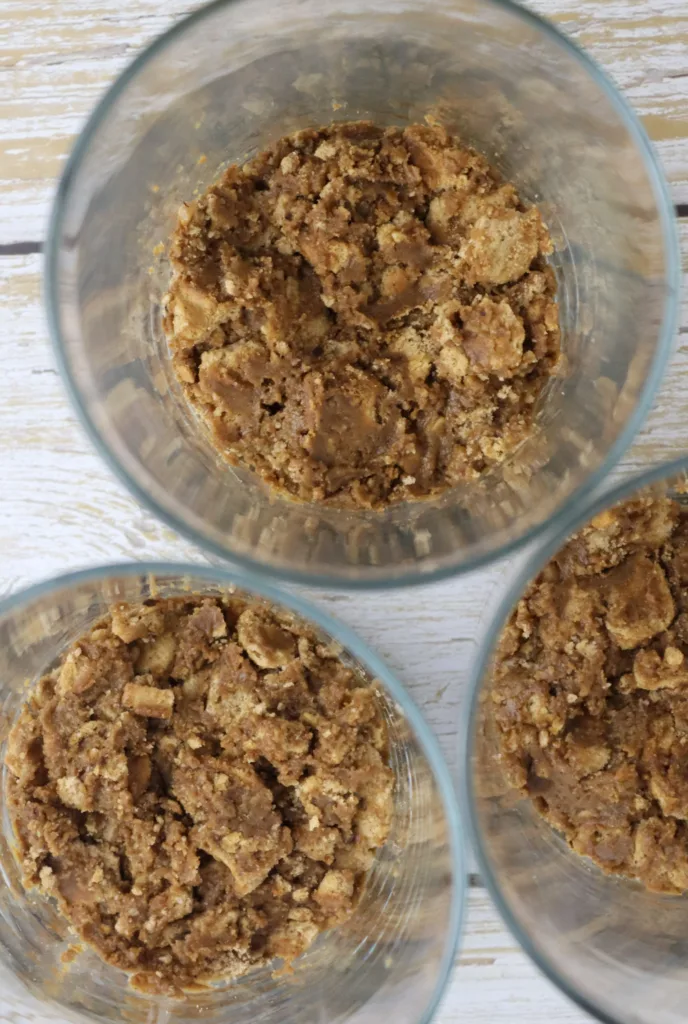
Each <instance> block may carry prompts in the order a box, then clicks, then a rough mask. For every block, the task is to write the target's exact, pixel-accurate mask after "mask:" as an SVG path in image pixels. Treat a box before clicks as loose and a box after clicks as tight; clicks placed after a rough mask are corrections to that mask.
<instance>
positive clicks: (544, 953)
mask: <svg viewBox="0 0 688 1024" xmlns="http://www.w3.org/2000/svg"><path fill="white" fill-rule="evenodd" d="M681 472H688V456H685V455H684V456H681V457H679V458H676V459H672V460H671V461H669V462H664V463H660V464H659V465H656V466H653V467H651V468H650V469H646V470H643V471H642V472H640V473H635V474H633V475H632V476H629V477H626V478H625V479H624V480H622V481H620V482H619V483H617V484H615V485H614V486H613V487H611V488H610V489H609V490H607V491H605V492H604V493H602V494H600V495H597V496H596V497H595V498H594V500H593V501H591V502H589V503H588V504H587V505H586V506H585V508H577V509H574V510H571V511H570V512H569V513H568V515H567V516H566V517H565V518H564V519H563V520H562V521H561V522H560V523H559V524H558V528H557V530H556V531H554V532H552V533H550V534H548V537H547V539H546V540H545V542H544V543H543V544H542V545H540V546H539V547H538V548H537V549H536V550H535V551H534V552H532V554H531V555H529V557H528V558H527V559H526V560H525V562H524V564H523V565H521V567H520V568H519V570H518V572H517V573H516V575H515V578H514V579H513V580H512V581H511V583H510V584H509V586H508V588H507V591H506V593H505V594H504V596H503V597H502V598H501V600H500V602H499V605H498V608H497V611H496V613H495V614H494V615H492V616H491V617H490V619H489V623H488V625H487V627H486V629H485V633H484V636H483V637H482V638H481V640H480V643H479V647H478V652H477V654H476V657H475V661H474V663H473V667H472V669H471V672H470V675H469V685H468V695H467V707H466V712H465V715H464V719H463V723H462V726H461V728H460V730H459V747H458V749H459V762H460V764H461V766H462V769H463V771H462V780H461V788H460V793H459V803H460V812H461V820H462V822H463V827H464V830H465V836H466V841H467V843H469V844H470V845H471V847H472V849H473V851H474V852H475V857H476V860H477V862H478V869H479V872H480V876H481V878H482V879H483V881H484V882H485V886H486V888H487V890H488V892H489V894H490V896H491V898H492V899H493V901H494V903H495V905H496V907H497V910H498V911H499V914H500V916H501V917H502V918H503V920H504V921H505V923H506V925H507V927H508V929H509V931H510V932H511V933H512V935H513V936H514V938H515V939H516V941H517V942H518V944H519V945H520V946H521V947H522V948H523V949H524V951H525V952H526V953H527V955H528V956H529V957H530V959H531V960H532V961H533V962H534V963H535V965H536V966H537V967H538V968H539V970H541V971H542V973H543V974H544V975H545V977H546V978H547V979H548V980H549V981H551V982H552V984H554V985H556V987H557V988H558V989H559V990H560V991H561V992H563V993H564V995H565V996H567V997H568V998H569V999H570V1000H571V1001H572V1002H574V1003H576V1004H577V1005H578V1006H579V1007H581V1009H583V1010H585V1012H586V1013H588V1014H590V1016H591V1017H594V1018H595V1019H596V1020H599V1021H601V1022H602V1024H628V1018H624V1019H622V1018H621V1017H615V1016H613V1015H611V1014H610V1013H608V1012H607V1011H606V1010H603V1009H601V1007H599V1006H598V1005H597V1004H596V1003H595V1001H594V1000H593V999H592V998H591V997H589V996H588V995H584V994H583V993H581V992H580V991H578V990H577V989H576V988H575V987H574V986H573V985H572V984H570V983H569V981H567V980H566V979H564V978H563V977H562V975H561V973H560V972H559V970H558V968H557V967H555V966H554V964H553V962H552V959H551V958H550V956H549V953H548V950H547V948H546V947H545V946H540V945H539V944H538V943H537V942H536V941H535V940H534V939H533V938H532V937H531V935H530V934H528V933H527V932H526V931H525V930H524V929H523V928H522V927H521V924H520V923H519V921H518V919H517V917H516V915H515V914H514V913H513V912H512V910H511V906H510V903H509V901H508V899H507V898H506V897H505V895H504V891H503V889H502V886H501V882H500V878H499V875H498V873H497V872H495V871H493V869H492V866H491V863H490V859H489V857H488V855H487V852H486V849H485V846H484V844H483V840H482V831H481V829H480V824H479V816H478V814H477V811H476V801H475V792H474V785H473V783H474V777H473V770H472V762H473V752H474V740H475V721H476V717H477V713H478V707H479V704H480V700H481V697H482V694H483V683H484V681H485V679H486V676H487V672H488V669H489V665H490V661H491V659H492V655H493V653H494V649H495V646H496V644H497V641H498V639H499V637H500V635H501V633H502V630H503V629H504V626H505V625H506V623H507V620H508V618H509V615H510V614H511V612H512V611H513V609H514V607H515V606H516V603H517V602H518V601H519V600H520V598H521V596H522V594H523V591H524V590H525V588H526V587H527V586H528V584H529V583H530V582H531V581H532V580H533V579H534V578H535V577H536V576H537V575H538V573H539V572H541V570H542V569H544V567H545V565H546V564H547V562H549V560H550V558H551V557H552V556H553V555H555V554H556V553H557V551H559V550H560V549H561V547H562V546H563V545H564V544H565V543H566V541H567V540H568V538H569V537H570V536H571V534H572V533H575V532H576V530H578V529H580V528H581V527H582V526H584V525H585V524H586V523H588V522H590V520H591V519H593V518H594V517H595V516H596V515H599V514H600V512H604V511H605V509H608V508H610V507H611V506H612V505H615V504H616V503H617V502H619V501H623V499H624V498H627V497H630V496H631V495H632V494H634V493H636V492H637V491H639V490H642V489H643V488H645V487H647V486H649V485H650V484H653V483H656V482H657V481H659V480H664V479H666V478H668V477H672V476H675V475H677V474H678V473H681Z"/></svg>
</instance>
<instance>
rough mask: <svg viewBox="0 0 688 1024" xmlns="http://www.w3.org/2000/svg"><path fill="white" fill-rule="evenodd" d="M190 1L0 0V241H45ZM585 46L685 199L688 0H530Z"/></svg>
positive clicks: (687, 175) (687, 192)
mask: <svg viewBox="0 0 688 1024" xmlns="http://www.w3.org/2000/svg"><path fill="white" fill-rule="evenodd" d="M195 6H198V5H197V4H194V3H190V2H189V0H168V2H167V3H166V4H164V5H161V4H159V3H157V2H154V0H119V2H118V4H117V9H116V11H115V10H113V7H112V4H111V3H109V2H108V0H50V2H48V3H46V2H45V0H4V3H3V4H2V5H0V75H1V78H0V82H1V83H2V85H1V86H0V200H2V201H1V202H0V244H3V245H7V244H9V243H11V242H16V241H40V240H41V239H42V238H43V237H44V234H45V225H46V218H47V212H48V209H49V205H50V201H51V197H52V194H53V190H54V184H55V179H56V178H57V176H58V175H59V173H60V171H61V169H62V167H63V164H64V160H65V157H66V154H67V152H68V151H69V149H70V147H71V144H72V141H73V139H74V136H75V134H76V133H77V132H78V130H79V128H80V126H81V124H82V123H83V121H84V118H85V117H86V116H87V114H88V112H89V111H90V110H91V108H92V107H93V104H94V103H95V102H96V100H97V98H98V97H99V96H100V94H101V93H102V92H103V90H104V89H105V88H106V87H107V85H108V84H109V83H110V82H111V81H112V79H113V78H114V77H115V76H116V75H117V74H118V73H119V71H121V70H122V68H123V67H124V66H125V65H126V64H127V63H129V61H130V60H131V59H132V57H133V56H134V55H135V54H136V53H137V52H138V50H139V49H140V48H141V47H142V46H144V45H145V44H146V43H147V42H149V41H150V40H151V39H152V38H153V37H154V36H155V35H157V34H158V33H159V32H161V31H162V30H163V29H165V28H166V27H167V26H168V25H169V24H171V23H172V22H173V21H174V20H176V19H177V18H179V17H180V16H181V15H182V14H184V13H186V12H187V11H188V10H190V9H192V8H193V7H195ZM531 6H532V7H533V8H534V9H535V10H537V11H538V12H539V13H541V14H545V15H547V16H548V17H550V18H551V19H552V20H554V21H556V22H558V23H559V24H560V25H561V27H562V28H563V29H564V30H565V31H566V32H568V33H569V34H570V35H571V36H572V37H573V38H574V39H576V40H577V41H578V42H580V43H581V44H582V45H584V46H585V47H587V48H588V49H589V50H590V53H591V54H592V55H593V56H595V57H596V58H597V59H598V61H599V62H600V63H601V64H602V65H604V67H605V68H606V70H607V71H608V72H609V74H610V75H611V77H612V78H613V79H614V80H615V81H616V82H617V84H619V85H620V86H621V87H622V88H623V89H624V90H625V91H626V94H627V96H628V98H629V99H630V101H631V102H632V103H633V104H634V105H635V107H636V109H637V110H638V112H639V113H640V114H641V115H642V116H643V119H644V121H645V124H646V127H647V129H648V131H649V133H650V135H651V137H652V138H653V139H654V140H655V142H656V145H657V149H658V151H659V153H660V155H661V157H662V160H663V162H664V165H665V168H666V171H667V174H668V176H669V179H670V181H671V184H672V190H673V195H674V199H675V201H676V202H677V203H678V202H682V203H685V202H688V119H687V118H686V111H687V110H688V8H686V6H685V4H684V3H683V0H652V2H646V0H582V2H581V0H535V2H534V3H533V4H532V5H531Z"/></svg>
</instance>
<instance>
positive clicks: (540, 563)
mask: <svg viewBox="0 0 688 1024" xmlns="http://www.w3.org/2000/svg"><path fill="white" fill-rule="evenodd" d="M687 482H688V459H683V460H677V461H675V462H672V463H667V464H665V465H663V466H658V467H655V468H653V469H651V470H649V471H648V472H646V473H643V474H641V475H639V476H636V477H634V478H633V479H631V480H627V481H626V482H624V483H622V484H621V485H619V486H618V487H616V488H615V489H614V490H611V491H607V492H606V493H605V494H603V495H602V496H601V497H598V498H597V499H596V500H595V501H594V502H592V503H588V505H587V507H586V508H585V509H584V510H581V509H575V510H571V511H570V512H569V514H568V515H567V516H566V519H565V521H564V522H562V523H561V524H560V525H559V527H558V529H557V530H556V532H555V533H554V534H551V535H550V536H549V539H548V541H547V543H546V544H545V545H544V546H543V545H540V547H539V548H538V549H537V550H536V551H535V552H534V553H531V555H530V557H529V558H528V560H527V562H526V563H525V564H521V566H520V567H519V568H518V571H517V572H516V574H515V578H514V579H513V580H512V582H511V585H510V586H509V588H508V592H507V594H506V596H505V597H504V599H503V600H502V601H501V603H500V604H499V607H498V610H497V612H496V614H492V613H491V614H490V622H489V625H488V626H487V631H486V635H485V637H484V639H483V642H482V644H481V648H480V651H479V654H478V657H477V659H476V664H475V666H474V670H473V673H472V679H471V700H470V705H469V708H468V714H467V716H466V718H465V733H464V735H463V742H464V754H465V760H464V762H463V763H464V771H463V780H462V787H463V793H462V798H463V803H464V807H465V815H464V820H465V822H466V829H467V831H468V832H469V833H470V838H471V840H472V842H473V847H474V850H475V853H476V856H477V860H478V865H479V869H480V873H481V875H482V877H483V878H484V880H485V882H486V884H487V886H488V888H489V890H490V893H491V895H492V898H493V899H494V901H495V903H496V904H497V908H498V909H499V911H500V913H501V915H502V917H503V918H504V920H505V921H506V923H507V925H508V926H509V928H510V929H511V931H512V932H513V934H514V935H515V937H516V938H517V940H518V941H519V942H520V943H521V945H522V946H523V947H524V949H525V950H526V952H527V953H528V954H529V955H530V956H531V957H532V958H533V960H534V961H535V963H536V964H537V965H538V967H539V968H540V969H541V970H542V971H543V972H544V973H545V974H546V975H547V977H548V978H549V979H550V980H551V981H553V982H554V983H555V984H556V985H558V986H559V987H560V988H561V989H562V991H563V992H564V993H565V994H566V995H567V996H568V997H569V998H570V999H573V1000H574V1001H575V1002H577V1003H578V1004H579V1005H580V1006H581V1007H583V1009H585V1010H586V1011H587V1012H588V1013H590V1014H592V1015H593V1016H594V1017H596V1018H597V1019H598V1020H600V1021H604V1022H606V1024H683V1022H684V1021H685V1019H686V1003H687V1001H688V894H684V895H682V896H666V895H660V894H657V893H652V892H648V891H647V890H645V889H644V888H643V887H642V886H641V885H640V883H638V882H635V881H632V880H630V879H627V878H622V877H620V876H611V875H605V874H604V873H603V872H602V871H601V870H600V869H599V868H597V867H596V866H595V865H594V864H593V863H592V862H591V861H588V860H587V859H586V858H584V857H581V856H579V855H578V854H576V853H574V852H573V851H572V850H571V849H570V848H569V846H568V845H567V844H566V842H565V841H564V839H563V838H562V837H561V835H559V834H558V833H557V832H556V831H555V830H554V829H553V828H552V827H551V826H550V825H549V824H547V822H546V821H544V819H543V818H541V817H540V815H539V814H538V813H537V812H536V811H535V808H534V806H533V804H532V803H531V801H530V800H528V799H526V798H522V797H520V795H518V794H516V793H514V791H513V789H512V787H511V786H510V785H509V783H508V781H507V780H506V779H505V777H504V775H503V772H502V769H501V766H500V758H499V747H498V738H497V734H496V728H495V725H494V722H493V720H492V716H491V714H490V707H491V702H490V701H489V698H488V693H487V688H488V686H489V680H490V673H491V665H492V659H493V656H494V651H495V646H496V644H497V641H498V639H499V636H500V634H501V632H502V629H503V627H504V625H505V624H506V621H507V619H508V618H509V615H510V614H511V611H512V609H513V608H514V606H515V604H516V603H517V601H518V600H519V599H520V598H521V596H522V594H523V591H524V590H525V588H526V587H527V586H528V584H529V583H530V582H531V581H532V580H533V579H534V577H535V576H537V574H538V573H539V572H540V570H541V569H542V568H543V567H544V565H545V564H546V562H547V561H548V560H549V559H550V558H551V557H552V556H553V555H554V554H555V553H556V552H557V551H558V550H559V549H560V548H561V547H562V545H563V544H564V543H565V542H566V541H567V540H568V538H569V537H570V535H571V534H572V533H574V532H575V531H576V530H578V529H580V527H581V526H583V525H584V524H585V523H586V522H588V521H589V520H590V519H592V518H593V517H594V516H596V515H598V514H599V513H600V512H602V511H603V510H604V509H605V508H609V507H610V506H612V505H614V504H616V503H617V502H618V501H621V500H622V499H624V498H627V497H630V496H631V494H633V493H634V492H636V491H637V490H639V489H641V488H646V487H649V486H650V485H652V486H653V487H654V488H656V491H657V493H659V494H670V495H671V496H672V497H675V498H677V500H679V501H681V503H682V504H685V503H686V501H687V500H688V499H687V497H686V484H687ZM678 487H681V488H682V491H681V492H680V493H679V492H678V490H677V488H678Z"/></svg>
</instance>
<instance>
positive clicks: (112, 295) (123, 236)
mask: <svg viewBox="0 0 688 1024" xmlns="http://www.w3.org/2000/svg"><path fill="white" fill-rule="evenodd" d="M426 117H428V118H430V119H433V118H434V119H435V120H437V121H439V122H441V123H442V124H444V125H445V126H446V127H447V128H449V129H450V130H452V131H455V132H457V133H458V134H459V135H460V136H461V137H462V139H464V140H465V141H466V142H468V143H471V144H473V145H475V146H476V147H477V148H478V149H479V150H481V151H483V152H484V153H485V154H486V155H487V156H488V157H489V158H490V159H491V160H492V161H493V162H494V163H495V164H496V165H497V167H498V168H499V170H500V171H501V172H503V174H504V175H505V176H506V178H507V179H509V180H512V181H514V182H515V183H516V185H517V186H518V188H519V190H520V192H521V195H522V197H523V198H524V199H526V200H528V201H533V202H537V203H539V204H540V205H541V207H542V210H543V212H544V215H545V218H546V221H547V223H548V225H549V227H550V229H551V232H552V235H553V239H554V242H555V245H556V252H555V253H554V255H553V256H552V258H551V261H552V265H553V267H554V268H555V271H556V274H557V276H558V280H559V301H560V314H561V325H562V330H563V348H564V351H565V354H566V360H565V363H564V365H563V366H562V368H561V372H560V374H559V375H558V377H557V378H556V379H553V380H552V381H551V383H550V385H549V386H548V387H547V389H546V393H545V394H543V396H542V399H541V401H540V402H539V406H538V410H537V430H536V432H535V434H534V436H533V437H532V439H531V440H529V441H528V442H527V443H525V444H524V445H523V446H522V447H521V448H520V449H519V450H518V451H516V452H514V453H513V455H512V456H511V457H510V458H509V459H508V461H507V462H506V463H505V464H504V465H503V466H501V467H498V468H497V469H494V470H493V471H491V472H489V473H487V474H486V475H485V476H484V478H482V479H481V480H479V481H478V482H475V483H471V484H466V485H463V486H460V487H457V488H455V489H453V490H452V491H450V492H448V493H446V494H445V495H444V496H442V497H441V498H438V499H436V500H432V501H425V502H410V503H406V504H403V505H400V506H397V507H394V508H391V509H389V510H388V511H384V512H376V513H372V512H358V513H355V512H350V511H337V510H333V509H323V508H321V507H319V506H318V505H315V504H308V505H298V504H295V503H293V502H290V501H287V500H284V499H283V498H279V497H275V496H274V495H271V494H270V493H269V492H268V490H267V489H266V488H265V487H264V486H263V485H262V484H261V483H260V482H259V481H258V480H257V479H256V478H255V477H254V476H253V475H252V474H250V473H248V472H243V471H241V470H238V469H232V468H230V467H229V466H228V465H227V464H226V463H224V462H223V461H222V459H221V458H220V457H219V456H218V455H217V454H216V453H215V451H214V449H213V447H212V445H211V443H210V441H209V438H208V435H207V434H206V432H205V430H204V429H202V427H201V426H200V423H199V421H198V420H197V418H196V417H195V415H194V414H193V413H192V412H191V411H190V409H189V407H188V406H187V404H186V402H185V401H184V399H183V397H182V394H181V390H180V388H179V386H178V384H177V382H176V380H175V378H174V375H173V373H172V369H171V365H170V360H169V358H168V353H167V346H166V342H165V338H164V336H163V333H162V330H161V302H162V299H163V296H164V294H165V291H166V289H167V286H168V281H169V269H168V265H167V262H166V260H165V257H164V254H161V252H160V250H161V248H162V246H161V245H160V243H164V242H165V241H166V240H167V239H168V238H169V235H170V233H171V230H172V228H173V226H174V223H175V220H176V213H177V210H178V208H179V205H180V203H181V202H182V201H183V200H188V199H190V198H191V197H193V195H194V194H198V190H202V189H204V188H205V187H206V186H207V185H208V184H209V183H210V182H212V181H213V180H214V179H216V177H217V176H218V174H219V173H220V172H221V170H222V169H224V168H225V167H226V166H227V164H228V163H231V162H235V161H243V160H244V159H245V158H246V157H248V156H250V155H252V154H255V153H256V152H257V151H259V150H260V149H261V148H263V147H265V146H266V145H267V144H269V143H270V142H273V141H275V140H276V139H277V138H279V137H280V136H281V135H283V134H284V133H286V132H291V131H294V130H296V129H299V128H303V127H306V126H313V125H316V126H317V125H322V124H327V123H329V122H331V121H332V120H333V119H335V120H351V119H358V118H371V119H373V120H375V121H377V122H379V123H382V124H388V125H406V124H409V123H412V122H418V121H423V119H424V118H426ZM677 253H678V249H677V243H676V236H675V227H674V222H673V211H672V207H671V204H670V201H669V198H668V194H667V190H666V187H665V184H664V181H663V178H662V173H661V171H660V169H659V166H658V164H657V160H656V157H655V156H654V154H653V151H652V149H651V147H650V144H649V142H648V140H647V138H646V136H645V133H644V131H643V129H642V127H641V126H640V124H639V122H638V120H637V119H636V117H635V116H634V114H633V113H632V111H631V110H630V109H629V107H628V106H627V104H626V103H625V101H624V100H623V98H622V97H621V96H620V95H619V94H618V93H617V91H616V90H615V88H614V86H613V85H612V84H611V83H610V82H609V80H608V79H607V78H606V77H605V75H604V74H603V73H602V72H601V71H600V70H599V68H598V67H597V66H596V65H595V64H593V63H592V61H591V60H590V59H589V58H588V57H587V56H585V54H583V53H582V52H581V51H580V50H578V49H577V48H576V47H575V46H574V45H573V44H572V43H570V42H569V41H568V40H566V39H565V38H564V37H563V36H561V35H560V34H559V33H558V32H557V31H556V29H554V28H553V27H552V26H551V25H549V24H548V23H547V22H544V21H542V20H541V19H539V18H537V17H536V16H534V15H533V14H530V13H529V12H528V11H526V10H524V9H523V8H521V7H519V6H517V5H516V4H513V3H510V2H506V0H394V2H389V0H374V2H371V0H332V2H327V3H323V2H322V0H277V2H276V0H225V2H222V0H220V2H216V3H214V4H211V5H210V6H208V7H207V8H204V9H202V10H200V11H198V12H197V13H195V14H193V15H192V16H191V17H189V18H187V19H186V20H185V21H182V22H180V23H179V24H178V25H176V26H175V27H174V28H173V29H172V30H171V31H170V32H168V33H167V34H166V35H164V36H162V37H161V38H160V39H158V40H157V41H156V42H154V43H153V44H152V46H150V47H149V48H148V49H147V50H146V51H145V52H144V53H143V54H142V55H141V56H139V57H138V58H137V59H136V60H135V61H134V62H133V64H131V66H130V67H129V68H128V69H127V70H126V71H125V72H124V74H123V75H122V76H121V77H120V78H119V80H118V81H117V82H116V83H115V85H114V86H113V87H112V88H111V89H110V91H109V92H108V93H107V95H106V96H105V97H104V99H103V100H102V101H101V103H100V104H99V106H98V107H97V109H96V110H95V112H94V114H93V116H92V117H91V119H90V121H89V122H88V124H87V125H86V127H85V128H84V130H83V132H82V134H81V136H80V138H79V140H78V142H77V145H76V147H75V149H74V152H73V154H72V156H71V159H70V161H69V163H68V165H67V169H66V171H65V174H64V177H63V180H62V183H61V185H60V188H59V192H58V196H57V201H56V204H55V208H54V211H53V217H52V224H51V229H50V237H49V242H48V248H47V301H48V310H49V319H50V325H51V331H52V335H53V337H54V339H55V342H56V346H57V351H58V358H59V362H60V365H61V367H62V371H63V374H64V377H65V380H66V381H67V384H68V386H69V389H70V392H71V394H72V397H73V399H74V401H75V404H76V406H77V409H78V410H79V412H80V414H81V417H82V419H83V422H84V424H85V425H86V427H87V428H88V430H89V432H90V434H91V436H92V438H93V439H94V441H95V443H96V445H97V446H98V448H99V450H100V451H101V453H102V454H103V455H104V456H105V458H106V459H107V460H108V462H109V463H110V465H111V466H112V467H113V468H114V469H115V470H116V471H117V472H118V473H119V475H120V477H121V478H122V479H123V480H124V482H125V483H126V484H127V485H128V486H129V488H130V489H131V490H132V491H133V493H134V494H135V495H136V496H137V497H138V498H139V499H140V500H141V501H142V502H143V503H144V504H147V505H148V506H149V507H150V508H151V509H152V510H153V511H154V512H155V513H156V514H157V515H158V516H160V517H161V518H162V519H164V520H165V521H166V522H167V523H168V524H169V525H171V526H173V527H174V528H175V529H177V530H179V531H180V532H182V533H185V534H186V535H187V536H189V537H191V538H192V539H193V540H194V541H195V542H197V543H198V544H199V545H201V546H202V547H204V548H205V549H206V550H208V551H210V552H212V553H213V554H214V555H216V556H219V557H220V558H229V559H232V560H234V561H236V562H239V563H241V564H247V565H251V566H253V567H259V568H263V569H267V570H269V571H271V572H272V573H273V574H275V575H279V576H281V577H283V578H288V579H292V580H300V581H302V582H308V583H315V584H335V583H343V584H346V585H349V586H381V585H395V584H401V583H403V584H409V583H412V582H423V581H427V580H429V579H435V578H439V577H443V576H447V575H450V574H452V573H456V572H459V571H465V570H468V569H471V568H475V567H476V566H477V565H478V564H481V563H483V562H484V561H485V560H487V559H489V558H491V557H493V556H495V555H497V554H503V553H505V552H506V551H507V550H509V549H511V548H512V547H513V546H514V545H515V544H517V543H518V542H520V541H521V540H523V539H524V538H526V537H528V536H531V535H533V534H534V532H535V531H537V530H538V529H539V528H540V527H541V526H542V524H543V523H545V522H546V521H547V520H548V519H549V518H550V517H551V516H552V515H553V514H554V513H556V512H557V510H559V509H561V508H563V507H564V505H566V504H568V503H570V502H571V501H572V500H576V501H582V500H583V499H584V496H585V495H586V494H587V493H588V492H589V491H590V490H591V488H592V487H593V486H594V485H595V484H596V482H598V481H599V480H600V479H602V478H603V476H604V474H605V473H606V471H607V470H608V469H609V467H610V465H611V464H612V463H613V462H614V461H615V460H616V459H618V457H619V456H620V454H621V453H622V451H623V450H624V448H625V447H626V445H627V444H628V443H629V441H630V439H631V438H632V436H633V435H634V433H635V431H636V430H637V428H638V425H639V423H640V422H641V421H642V419H643V417H644V415H645V413H646V412H647V409H648V406H649V404H650V401H651V399H652V396H653V394H654V391H655V388H656V385H657V382H658V380H659V378H660V375H661V372H662V369H663V367H664V364H665V361H666V357H667V353H668V351H669V349H670V344H671V339H672V336H673V332H674V326H675V313H676V296H677V287H678V272H679V262H678V255H677Z"/></svg>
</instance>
